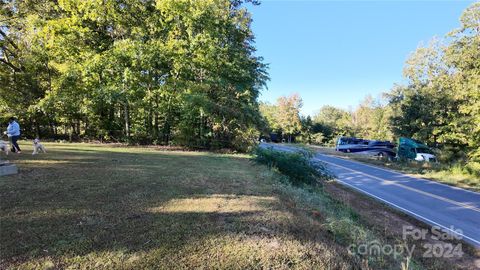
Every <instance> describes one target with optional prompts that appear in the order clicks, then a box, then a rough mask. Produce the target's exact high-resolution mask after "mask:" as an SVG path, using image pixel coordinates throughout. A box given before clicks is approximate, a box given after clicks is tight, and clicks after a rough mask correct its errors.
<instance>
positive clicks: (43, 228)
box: [0, 146, 347, 268]
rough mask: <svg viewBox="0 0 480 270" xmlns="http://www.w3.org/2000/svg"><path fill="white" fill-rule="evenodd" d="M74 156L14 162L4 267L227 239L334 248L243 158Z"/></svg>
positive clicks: (63, 153)
mask: <svg viewBox="0 0 480 270" xmlns="http://www.w3.org/2000/svg"><path fill="white" fill-rule="evenodd" d="M72 148H73V147H70V146H69V147H67V148H62V147H56V148H52V149H49V153H48V154H46V155H38V156H33V157H32V156H30V155H28V156H27V155H20V156H13V157H12V158H11V159H12V160H14V161H15V162H17V164H18V166H19V168H20V174H18V175H15V176H9V177H4V178H0V214H1V219H0V227H1V230H0V240H1V242H2V245H0V254H1V261H0V268H1V266H2V264H3V266H5V265H7V266H8V265H10V264H12V263H13V264H15V263H18V262H24V261H32V260H35V259H38V258H44V257H54V258H57V259H58V260H62V259H60V258H65V257H75V256H85V255H87V254H91V253H99V252H108V251H116V250H123V251H125V252H126V253H133V252H143V253H147V254H148V253H149V252H151V251H152V250H164V251H165V252H166V253H169V254H173V253H175V252H177V251H179V250H182V249H183V248H185V247H186V246H195V243H201V242H203V241H205V239H210V238H212V237H217V236H228V235H230V236H235V237H237V236H238V237H241V236H242V235H243V236H245V235H246V236H249V235H255V236H259V237H267V238H268V237H273V236H283V237H287V238H291V239H297V240H298V241H300V242H308V241H312V239H314V241H318V242H319V243H322V244H323V243H328V245H332V243H333V242H332V241H330V240H328V239H327V238H328V237H327V238H325V237H326V236H325V235H324V232H322V231H321V230H320V229H319V227H318V226H317V227H318V228H315V226H313V225H312V224H304V223H305V222H304V221H302V220H301V219H300V220H299V218H298V217H296V214H295V213H292V212H291V211H290V210H287V209H286V208H285V206H284V205H283V204H282V203H281V202H280V201H279V200H278V199H276V198H275V196H274V195H272V187H271V184H272V183H270V182H268V181H266V180H265V179H263V178H262V177H261V173H262V172H263V169H262V168H260V167H258V166H253V165H252V164H251V163H250V162H249V160H247V159H245V158H242V157H235V156H226V155H217V154H208V153H188V152H186V153H184V152H158V151H145V152H141V151H139V150H138V149H133V151H134V152H126V153H125V152H118V148H115V150H113V151H112V150H108V149H107V150H105V149H103V148H102V147H98V148H95V150H94V151H91V150H89V149H72ZM127 150H128V148H127ZM305 228H308V230H305ZM315 234H318V237H317V236H315ZM315 239H316V240H315ZM205 248H206V249H208V246H205ZM345 256H347V255H345Z"/></svg>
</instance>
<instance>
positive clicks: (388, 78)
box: [249, 0, 473, 114]
mask: <svg viewBox="0 0 480 270" xmlns="http://www.w3.org/2000/svg"><path fill="white" fill-rule="evenodd" d="M472 2H473V1H466V0H456V1H453V0H452V1H447V0H443V1H430V0H428V1H425V0H424V1H412V0H409V1H358V0H357V1H325V0H319V1H312V0H310V1H284V0H277V1H275V0H263V1H262V4H261V5H260V6H251V5H250V6H249V10H250V11H251V12H252V14H253V20H254V21H253V25H252V27H253V31H254V33H255V35H256V45H257V48H258V52H257V54H258V55H260V56H263V57H264V59H265V62H266V63H268V64H269V65H270V68H269V74H270V78H271V80H270V82H269V83H268V89H267V90H264V91H263V93H262V96H261V98H260V100H262V101H269V102H271V103H274V102H275V101H276V99H277V98H278V97H280V96H282V95H288V94H290V93H293V92H297V93H299V94H300V95H301V97H302V98H303V101H304V106H303V109H302V112H303V113H304V114H313V113H314V112H315V111H317V110H318V109H319V108H320V107H321V106H322V105H326V104H329V105H333V106H337V107H341V108H345V109H348V108H349V107H350V106H351V108H354V107H355V106H356V105H357V104H358V103H359V102H360V101H361V100H363V98H364V97H365V96H366V95H367V94H371V95H372V96H374V97H375V96H378V95H379V94H380V93H381V92H386V91H388V90H389V89H391V87H392V86H393V84H394V83H401V82H402V80H403V78H402V69H403V65H404V62H405V60H406V59H407V58H408V55H409V54H410V53H411V52H413V51H414V50H415V49H416V48H417V47H418V46H419V44H421V43H422V42H423V43H428V41H429V40H430V39H431V38H433V37H434V36H437V37H441V36H444V35H445V34H446V33H448V32H450V31H451V30H453V29H454V28H457V27H458V26H459V17H460V15H461V14H462V11H463V10H464V9H465V8H466V7H468V6H469V5H470V4H471V3H472Z"/></svg>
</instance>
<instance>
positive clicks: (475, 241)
mask: <svg viewBox="0 0 480 270" xmlns="http://www.w3.org/2000/svg"><path fill="white" fill-rule="evenodd" d="M336 180H337V181H338V182H340V183H342V184H344V185H347V186H349V187H351V188H354V189H356V190H359V191H361V192H363V193H365V194H368V195H369V196H371V197H374V198H376V199H378V200H380V201H382V202H385V203H387V204H390V205H392V206H394V207H396V208H398V209H400V210H402V211H405V212H407V213H410V214H412V215H414V216H416V217H419V218H421V219H423V220H425V221H427V222H430V223H433V224H434V225H437V226H439V227H442V228H443V229H445V230H447V231H450V232H452V233H453V234H456V235H458V236H461V237H465V238H467V239H469V240H470V241H472V242H474V243H476V244H477V246H478V247H480V241H478V240H476V239H473V238H471V237H468V236H466V235H464V234H461V233H458V232H456V231H454V230H452V229H450V228H447V227H445V226H443V225H441V224H439V223H437V222H435V221H433V220H431V219H428V218H426V217H424V216H422V215H419V214H416V213H414V212H412V211H410V210H407V209H405V208H403V207H401V206H399V205H397V204H395V203H392V202H389V201H387V200H385V199H382V198H380V197H378V196H376V195H373V194H372V193H370V192H368V191H365V190H363V189H361V188H358V187H356V186H354V185H351V184H348V183H346V182H343V181H342V180H339V179H336Z"/></svg>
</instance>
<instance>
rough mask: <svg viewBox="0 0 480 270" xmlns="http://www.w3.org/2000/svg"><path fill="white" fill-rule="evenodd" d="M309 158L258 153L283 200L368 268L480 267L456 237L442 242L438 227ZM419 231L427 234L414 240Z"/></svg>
mask: <svg viewBox="0 0 480 270" xmlns="http://www.w3.org/2000/svg"><path fill="white" fill-rule="evenodd" d="M309 158H310V156H309V155H308V154H305V153H303V154H302V153H298V152H296V153H293V152H283V151H278V150H274V149H268V148H262V149H261V150H257V151H256V152H255V157H254V160H256V161H257V162H258V163H261V164H266V165H267V166H269V168H270V169H271V171H272V174H280V175H279V176H277V177H276V180H277V181H278V183H277V184H276V191H277V192H278V193H279V194H281V198H283V199H285V200H287V201H289V202H290V203H291V204H292V205H295V207H297V208H300V209H302V211H303V212H304V213H305V215H307V216H309V217H310V218H311V219H312V220H313V221H314V222H317V224H318V225H319V226H322V227H323V228H325V229H326V230H327V232H328V235H329V237H330V239H332V241H334V242H336V243H338V244H340V245H342V246H345V247H346V248H347V249H348V250H349V251H350V252H351V254H352V256H354V257H356V258H358V259H359V260H360V261H362V263H363V264H364V266H367V265H368V267H371V268H372V269H390V268H395V269H398V268H401V269H477V265H476V264H478V256H479V255H480V254H479V251H478V250H475V249H474V248H473V247H470V246H469V245H466V244H465V243H463V242H461V241H457V239H455V238H452V237H450V238H449V237H444V238H443V240H442V238H441V237H440V240H438V239H437V238H439V237H438V235H437V234H438V229H439V228H434V227H430V226H428V225H426V224H424V223H422V222H419V221H417V220H415V219H413V218H411V217H409V216H406V215H405V214H403V213H400V212H398V211H396V210H393V209H391V208H390V207H388V206H386V205H384V204H382V203H380V202H377V201H375V200H373V199H370V198H368V197H366V196H365V195H362V194H360V193H358V192H356V191H354V190H350V189H348V188H345V187H343V186H341V185H338V184H336V183H335V182H334V181H332V180H331V179H332V177H334V176H333V175H332V174H331V173H330V172H328V171H326V167H325V166H324V165H323V166H322V164H321V163H320V164H318V163H317V164H315V163H313V164H312V163H310V162H309ZM305 164H310V165H312V167H311V168H312V169H313V168H316V170H320V172H319V173H318V174H312V173H309V171H310V170H299V168H302V167H304V166H306V165H305ZM284 166H288V167H289V168H288V169H287V168H283V167H284ZM283 172H285V173H283ZM302 172H305V174H302ZM295 177H297V179H294V178H295ZM312 178H315V179H316V180H315V181H314V180H313V179H312ZM417 232H423V233H424V234H423V235H422V237H416V236H415V235H414V234H415V233H417ZM412 235H413V236H415V237H412ZM450 247H452V249H451V251H452V252H450V253H445V252H444V253H442V254H441V255H442V256H436V255H440V254H438V253H436V254H433V253H432V249H437V250H438V249H442V250H443V249H449V248H450Z"/></svg>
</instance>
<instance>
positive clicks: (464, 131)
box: [389, 3, 480, 167]
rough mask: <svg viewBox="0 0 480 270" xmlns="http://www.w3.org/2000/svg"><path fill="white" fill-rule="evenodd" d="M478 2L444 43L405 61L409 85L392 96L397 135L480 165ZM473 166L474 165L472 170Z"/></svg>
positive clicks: (437, 42) (448, 158)
mask: <svg viewBox="0 0 480 270" xmlns="http://www.w3.org/2000/svg"><path fill="white" fill-rule="evenodd" d="M479 17H480V3H474V4H472V5H471V6H470V7H469V8H467V10H465V12H464V14H463V15H462V17H461V20H460V21H461V27H460V28H459V29H457V30H455V31H453V32H452V33H450V34H449V35H448V37H447V38H446V39H444V40H439V39H434V40H433V41H432V42H430V44H428V45H427V46H424V47H420V48H419V49H417V51H416V52H415V53H413V54H412V55H411V57H410V59H409V60H408V61H407V63H406V67H405V71H404V74H405V76H406V77H407V78H408V80H409V82H408V84H407V85H405V86H397V87H395V88H394V89H393V90H392V92H391V93H390V94H389V96H390V106H391V108H392V110H393V117H392V118H391V124H392V126H393V132H394V133H395V135H396V136H407V137H414V138H416V139H419V140H421V141H425V142H427V143H429V144H430V145H434V146H438V147H440V148H441V150H444V151H443V152H445V153H447V154H445V155H444V157H446V158H445V161H447V162H452V161H456V162H459V161H460V162H463V161H464V160H465V156H464V155H463V154H462V153H467V155H466V156H467V158H468V159H469V160H470V161H471V162H477V161H478V160H480V159H478V149H480V125H479V124H478V123H480V90H479V89H480V61H479V59H480V29H479V27H478V21H479ZM473 167H475V166H473Z"/></svg>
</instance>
